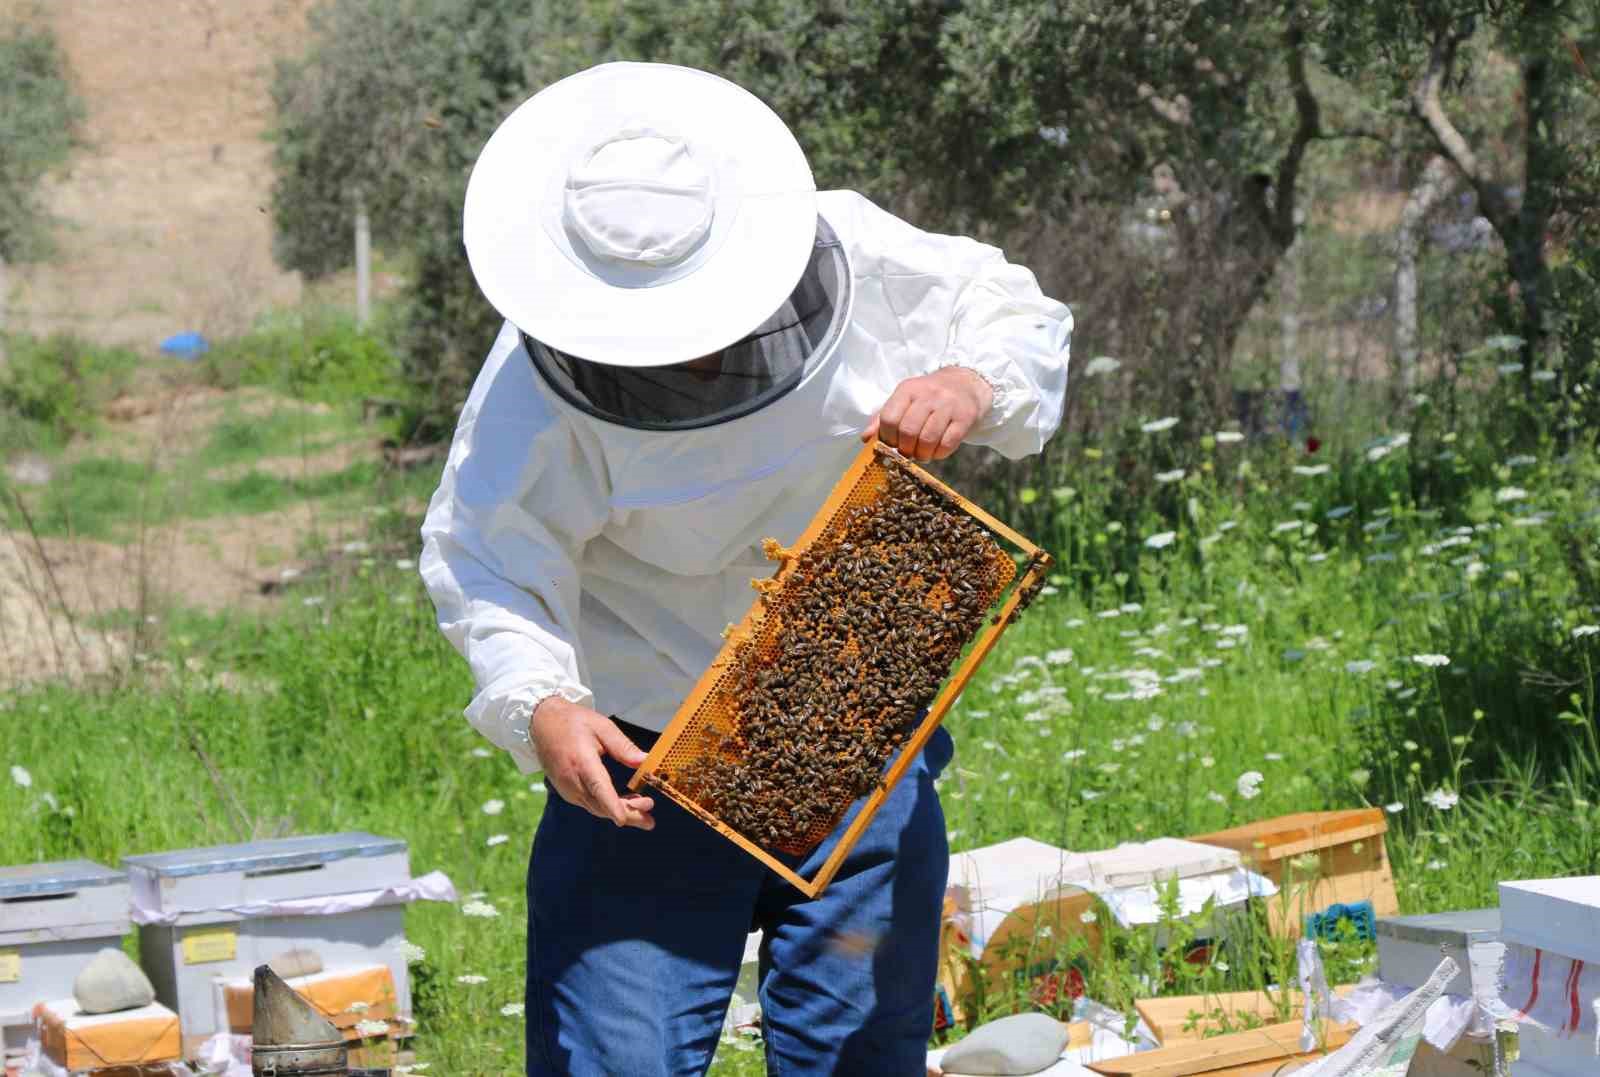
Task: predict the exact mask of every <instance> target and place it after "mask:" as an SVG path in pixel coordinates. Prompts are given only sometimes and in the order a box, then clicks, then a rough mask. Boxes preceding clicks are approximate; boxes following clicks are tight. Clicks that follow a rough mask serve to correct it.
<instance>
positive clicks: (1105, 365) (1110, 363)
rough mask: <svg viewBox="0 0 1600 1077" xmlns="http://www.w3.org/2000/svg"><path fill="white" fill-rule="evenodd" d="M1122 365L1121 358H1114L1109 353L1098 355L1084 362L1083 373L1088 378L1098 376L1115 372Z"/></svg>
mask: <svg viewBox="0 0 1600 1077" xmlns="http://www.w3.org/2000/svg"><path fill="white" fill-rule="evenodd" d="M1121 366H1122V360H1121V359H1113V358H1111V356H1109V355H1097V356H1095V357H1094V358H1093V359H1090V360H1089V361H1088V363H1086V364H1084V367H1083V375H1084V377H1086V378H1097V377H1099V376H1100V375H1101V374H1115V373H1116V372H1117V370H1118V369H1119V368H1121Z"/></svg>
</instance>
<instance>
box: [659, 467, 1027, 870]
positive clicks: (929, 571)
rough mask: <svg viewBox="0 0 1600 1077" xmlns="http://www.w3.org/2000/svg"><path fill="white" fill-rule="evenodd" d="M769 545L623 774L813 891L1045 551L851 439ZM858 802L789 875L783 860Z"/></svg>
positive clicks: (945, 704) (797, 854) (986, 646)
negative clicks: (660, 726) (805, 514)
mask: <svg viewBox="0 0 1600 1077" xmlns="http://www.w3.org/2000/svg"><path fill="white" fill-rule="evenodd" d="M1008 546H1009V547H1010V549H1011V550H1014V551H1015V553H1016V558H1014V557H1013V554H1012V553H1011V552H1008V549H1007V547H1008ZM767 553H768V556H769V557H772V558H773V559H775V560H777V561H779V562H780V564H779V567H778V569H777V571H776V572H775V573H774V575H773V576H772V578H771V579H769V580H762V581H757V589H758V590H759V591H760V592H761V596H760V597H759V598H758V599H757V600H756V601H755V602H754V603H752V605H751V607H750V610H749V612H748V613H747V614H746V615H745V617H744V619H743V620H742V621H741V622H740V623H739V624H738V625H736V626H732V627H730V629H729V631H728V634H727V642H726V643H725V644H724V646H723V648H722V650H721V651H720V652H718V654H717V656H716V658H715V659H714V660H713V661H712V663H711V665H710V666H709V667H708V668H707V669H706V671H705V673H704V674H703V675H702V676H701V678H700V680H699V681H698V682H697V683H696V685H695V687H694V690H693V691H692V692H691V693H690V694H689V696H688V698H687V699H685V700H684V702H683V704H682V706H680V707H679V709H678V712H677V714H676V715H675V716H674V717H673V720H672V722H671V723H670V724H669V725H668V726H667V728H666V730H665V731H664V732H663V733H662V735H661V738H660V739H659V740H658V741H657V742H656V745H655V747H654V749H653V750H652V751H651V752H650V754H649V756H648V757H647V758H646V759H645V761H644V763H643V764H642V765H641V766H640V767H639V769H638V771H637V772H636V773H635V774H634V776H633V779H632V781H631V782H630V783H629V786H630V788H632V789H638V788H640V786H641V785H644V784H649V785H651V786H654V787H655V788H657V789H659V790H661V791H662V792H664V793H665V794H666V795H668V796H670V797H671V798H672V799H673V800H675V801H677V802H678V803H679V804H681V805H683V806H684V807H685V808H687V809H688V810H690V811H692V812H694V813H695V814H696V815H698V816H699V817H700V818H701V819H703V820H705V821H706V822H707V823H708V824H709V825H711V826H712V827H713V828H715V829H716V830H717V831H718V832H720V833H721V834H723V835H724V836H726V837H727V838H728V839H729V840H731V841H733V842H735V843H736V844H738V845H739V846H741V847H742V848H744V849H745V850H746V851H748V852H749V853H750V854H751V855H753V856H755V857H756V858H757V859H759V860H761V861H762V862H763V863H765V864H766V865H767V866H768V867H770V868H771V869H772V870H773V871H775V872H777V873H778V874H779V875H780V876H782V877H783V878H785V879H787V880H788V881H789V882H791V883H793V884H794V885H795V886H797V887H799V888H800V889H801V890H802V891H804V892H805V893H807V894H809V895H811V896H813V897H814V896H816V895H817V894H818V893H820V892H821V891H822V889H823V888H824V887H826V886H827V884H828V882H829V881H830V880H831V879H832V878H833V875H834V873H835V872H836V871H837V870H838V868H839V865H840V864H841V863H843V860H844V857H845V856H846V855H847V854H848V852H849V850H850V848H851V846H852V845H854V844H855V841H856V839H857V838H858V837H859V836H860V834H861V832H862V830H864V829H865V828H866V826H867V824H868V823H869V822H870V821H871V819H872V816H873V815H874V813H876V811H877V809H878V806H879V805H880V804H881V803H882V802H883V800H884V798H885V797H887V796H888V794H889V792H890V791H891V790H892V789H893V788H894V786H895V784H896V783H898V782H899V780H900V778H901V776H902V775H903V774H904V773H905V770H906V769H907V767H909V766H910V764H911V762H912V760H913V759H914V758H915V756H916V753H917V752H918V751H920V750H921V748H922V746H923V744H924V743H925V742H926V741H927V739H928V737H929V736H931V735H932V734H933V731H934V730H935V729H937V728H938V724H939V722H940V720H942V719H943V717H944V714H945V712H946V711H947V710H948V709H949V707H950V705H951V704H952V703H953V702H954V701H955V699H956V697H957V696H959V695H960V693H961V690H962V689H963V688H964V687H965V686H966V683H967V681H968V680H969V679H970V678H971V677H972V675H973V673H974V672H975V671H976V670H977V667H978V664H979V663H980V662H982V661H983V659H984V657H985V656H987V654H988V653H989V651H990V650H991V649H992V648H993V647H994V645H995V642H996V641H997V640H998V638H999V635H1000V633H1001V632H1002V631H1003V630H1004V629H1005V627H1006V626H1007V624H1009V623H1010V621H1011V619H1012V618H1013V617H1014V616H1015V615H1016V613H1017V611H1018V610H1019V609H1021V608H1023V607H1024V606H1025V605H1026V604H1027V603H1028V602H1029V601H1031V599H1032V598H1033V596H1034V595H1035V594H1037V592H1038V589H1039V588H1040V587H1041V586H1042V585H1043V582H1044V572H1045V570H1046V568H1047V567H1048V565H1049V564H1050V558H1049V556H1048V555H1047V554H1045V553H1044V552H1043V551H1042V550H1040V549H1039V548H1038V547H1037V546H1034V545H1033V544H1032V543H1030V542H1028V540H1026V539H1024V538H1023V537H1022V536H1021V535H1018V534H1017V533H1016V532H1015V531H1012V530H1011V529H1010V528H1008V527H1007V526H1006V525H1005V524H1003V523H1001V522H1000V521H999V520H996V519H995V518H994V517H992V516H990V515H989V514H988V513H986V512H984V511H983V510H982V509H980V508H978V507H977V506H976V505H974V504H972V503H971V502H970V501H967V500H966V499H965V498H963V497H961V496H960V495H959V494H957V493H955V491H953V490H951V489H950V488H949V487H948V486H945V485H944V484H943V483H941V482H939V481H938V480H937V479H935V478H934V477H933V476H931V475H929V474H927V472H925V471H923V470H922V469H921V468H919V467H917V466H916V465H915V464H912V463H911V462H910V461H908V460H906V459H905V458H903V457H901V456H900V455H899V453H897V452H895V451H894V450H892V449H888V448H886V447H884V446H883V445H880V444H873V445H870V446H867V447H866V448H864V449H863V450H862V452H861V454H860V455H859V456H858V457H857V458H856V460H855V462H854V463H852V464H851V466H850V467H849V468H848V469H847V470H846V471H845V473H844V475H843V476H842V477H841V478H840V480H839V482H838V483H837V484H836V485H835V487H834V489H833V492H832V493H831V494H830V495H829V497H828V499H827V501H825V502H824V503H823V506H822V508H821V509H820V510H819V511H818V513H817V514H816V516H815V517H814V518H813V520H812V522H811V524H810V526H808V527H807V528H806V531H805V533H804V534H803V535H801V537H800V539H799V540H798V541H797V542H796V543H795V545H794V546H793V547H791V548H788V549H783V548H781V547H779V546H778V545H777V543H775V542H770V541H769V543H768V549H767ZM1018 560H1021V561H1022V562H1023V563H1024V564H1025V566H1026V569H1025V571H1024V572H1023V573H1022V574H1021V578H1020V579H1018V571H1017V561H1018ZM996 605H999V607H1000V608H999V611H998V613H996V614H995V616H994V618H993V619H992V620H991V621H990V623H989V625H988V627H987V629H985V628H984V621H985V619H986V618H987V617H988V615H989V612H990V611H991V610H993V609H994V607H995V606H996ZM963 654H964V657H963ZM952 667H954V669H953V672H952ZM941 685H942V688H941ZM891 760H892V761H891ZM886 766H887V770H885V767H886ZM863 796H864V797H866V801H865V803H864V804H862V806H861V809H860V811H858V812H857V813H856V815H855V817H854V819H853V820H852V821H851V823H850V825H849V826H848V827H847V828H846V829H845V831H844V833H843V834H842V835H841V836H840V839H839V841H838V843H837V844H836V845H835V847H834V848H833V850H832V852H831V853H830V855H829V857H828V859H827V860H826V861H825V862H824V863H823V864H822V865H821V866H820V867H819V868H818V869H817V871H816V872H815V873H814V874H813V876H812V878H810V879H805V878H802V877H801V876H800V875H799V874H798V873H797V872H796V871H795V870H794V867H793V866H792V864H793V863H796V862H798V859H799V858H801V857H803V856H804V855H805V854H807V853H809V852H810V851H811V850H813V849H815V848H816V846H817V845H818V844H820V843H821V842H822V841H823V840H824V839H826V838H827V837H828V836H829V835H830V834H832V833H833V832H834V831H835V830H836V829H837V828H838V827H839V825H840V823H841V821H842V820H843V818H844V816H845V814H846V812H847V811H849V809H850V807H851V805H852V804H854V803H855V802H856V801H857V800H858V799H859V798H861V797H863ZM784 856H787V857H788V858H789V859H790V861H791V862H785V861H784V860H783V859H781V857H784Z"/></svg>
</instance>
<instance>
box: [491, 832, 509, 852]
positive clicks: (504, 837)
mask: <svg viewBox="0 0 1600 1077" xmlns="http://www.w3.org/2000/svg"><path fill="white" fill-rule="evenodd" d="M510 840H511V836H510V835H509V834H490V835H489V837H488V839H487V840H485V841H484V844H485V845H487V846H488V847H489V848H491V849H493V848H494V847H495V846H496V845H504V844H505V843H506V842H508V841H510Z"/></svg>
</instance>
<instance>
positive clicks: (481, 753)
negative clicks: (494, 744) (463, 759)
mask: <svg viewBox="0 0 1600 1077" xmlns="http://www.w3.org/2000/svg"><path fill="white" fill-rule="evenodd" d="M472 754H473V757H474V758H477V759H488V758H489V757H490V756H492V755H494V753H493V752H491V751H490V750H489V749H487V748H474V749H472Z"/></svg>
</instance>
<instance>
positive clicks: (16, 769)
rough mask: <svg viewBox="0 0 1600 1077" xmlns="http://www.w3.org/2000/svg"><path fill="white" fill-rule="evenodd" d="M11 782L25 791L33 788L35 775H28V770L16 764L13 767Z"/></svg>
mask: <svg viewBox="0 0 1600 1077" xmlns="http://www.w3.org/2000/svg"><path fill="white" fill-rule="evenodd" d="M11 780H12V781H14V782H16V783H17V784H18V785H20V786H22V788H24V789H28V788H31V787H32V785H33V775H32V774H29V773H28V768H27V767H20V766H17V765H16V764H12V766H11Z"/></svg>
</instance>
